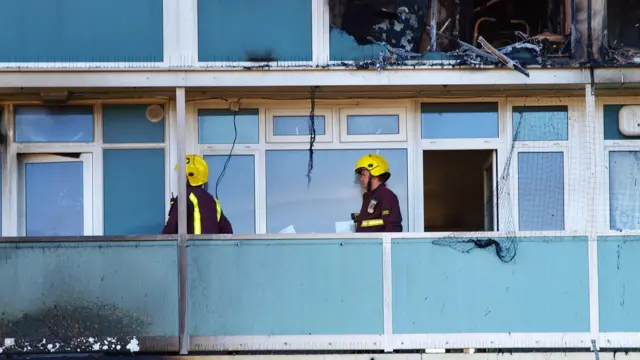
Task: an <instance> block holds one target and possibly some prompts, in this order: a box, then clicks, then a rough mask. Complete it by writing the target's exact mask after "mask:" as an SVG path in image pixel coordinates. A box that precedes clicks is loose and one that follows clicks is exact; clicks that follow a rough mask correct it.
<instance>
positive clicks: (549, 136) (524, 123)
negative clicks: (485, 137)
mask: <svg viewBox="0 0 640 360" xmlns="http://www.w3.org/2000/svg"><path fill="white" fill-rule="evenodd" d="M568 133H569V115H568V108H567V107H566V106H514V107H513V138H514V139H515V140H517V141H558V140H567V139H568Z"/></svg>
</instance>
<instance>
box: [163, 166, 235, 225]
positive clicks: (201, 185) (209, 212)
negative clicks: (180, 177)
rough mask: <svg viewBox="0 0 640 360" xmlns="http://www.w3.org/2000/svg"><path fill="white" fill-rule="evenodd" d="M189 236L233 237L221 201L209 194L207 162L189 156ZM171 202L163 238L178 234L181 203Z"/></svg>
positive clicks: (172, 199)
mask: <svg viewBox="0 0 640 360" xmlns="http://www.w3.org/2000/svg"><path fill="white" fill-rule="evenodd" d="M186 161H187V197H188V199H187V200H188V201H187V233H188V234H196V235H198V234H233V228H232V227H231V223H230V222H229V219H227V217H226V216H225V215H224V213H223V212H222V207H221V206H220V202H219V201H218V199H216V198H214V197H213V196H212V195H211V194H209V192H208V191H207V190H206V186H207V182H208V179H209V167H208V166H207V162H206V161H205V160H204V159H203V158H202V157H200V156H198V155H187V158H186ZM176 200H177V198H176V197H172V198H171V209H170V210H169V219H168V220H167V224H166V225H165V226H164V229H162V233H163V234H177V233H178V202H177V201H176Z"/></svg>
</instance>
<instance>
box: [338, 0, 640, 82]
mask: <svg viewBox="0 0 640 360" xmlns="http://www.w3.org/2000/svg"><path fill="white" fill-rule="evenodd" d="M635 1H637V0H608V4H607V3H606V2H607V0H329V7H330V10H331V15H330V24H331V27H332V30H333V31H340V32H342V33H343V34H346V35H348V36H351V37H352V38H353V40H354V41H355V43H357V45H358V46H370V45H375V44H381V45H383V47H384V48H385V49H386V50H383V51H382V52H381V54H380V58H379V59H378V60H377V61H370V62H369V64H368V66H367V64H364V65H363V64H360V66H362V67H371V66H373V65H376V66H378V68H379V69H380V68H381V64H382V67H384V65H390V64H394V63H402V62H404V61H405V60H418V61H420V60H438V59H441V60H448V63H451V61H453V65H503V66H507V67H510V68H512V69H514V70H517V71H520V72H521V73H523V74H525V75H528V73H527V71H526V69H525V68H526V66H530V65H537V66H543V67H560V66H573V65H586V64H590V65H594V64H607V63H608V64H611V63H629V62H635V61H638V62H640V60H639V59H640V50H638V51H637V49H638V48H640V7H638V6H634V2H635ZM614 18H615V19H616V20H615V21H612V19H614ZM605 19H608V20H609V21H608V24H609V26H608V31H604V29H607V21H606V20H605ZM587 50H589V51H587ZM361 63H362V62H361Z"/></svg>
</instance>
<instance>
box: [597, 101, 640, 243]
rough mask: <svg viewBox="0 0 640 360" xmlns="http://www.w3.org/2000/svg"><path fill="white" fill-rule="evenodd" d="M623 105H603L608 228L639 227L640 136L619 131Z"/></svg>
mask: <svg viewBox="0 0 640 360" xmlns="http://www.w3.org/2000/svg"><path fill="white" fill-rule="evenodd" d="M625 104H626V103H625ZM629 105H632V104H629ZM633 105H635V104H633ZM625 106H626V105H623V104H605V105H604V106H603V111H604V113H603V120H604V124H603V125H604V146H605V161H606V163H607V164H608V165H609V166H608V170H609V174H608V176H606V179H608V182H609V184H608V185H609V186H608V191H607V193H608V196H609V199H608V205H609V214H608V222H609V224H608V228H609V229H610V230H616V231H622V230H639V229H640V215H639V214H640V190H639V189H638V187H637V182H638V179H639V178H640V168H639V166H640V141H639V140H640V136H627V135H624V134H622V132H621V131H620V127H619V118H620V116H619V113H620V111H621V110H622V109H623V108H624V107H625Z"/></svg>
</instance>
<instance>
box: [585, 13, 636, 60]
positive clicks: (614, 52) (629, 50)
mask: <svg viewBox="0 0 640 360" xmlns="http://www.w3.org/2000/svg"><path fill="white" fill-rule="evenodd" d="M605 6H606V20H605V21H606V26H605V29H606V31H605V32H604V39H603V42H604V45H605V46H604V47H603V48H602V49H598V48H597V47H596V48H595V51H598V50H601V51H603V52H604V54H602V53H601V54H599V55H602V56H603V58H604V59H605V60H606V61H607V62H609V63H611V62H613V63H615V64H619V65H625V64H635V65H637V64H640V6H638V0H607V1H606V5H605ZM592 9H593V11H594V16H593V17H594V18H595V19H596V21H595V22H596V24H597V19H598V18H602V17H605V16H603V14H598V12H599V11H601V9H602V8H599V7H598V6H595V4H594V6H592ZM593 30H594V31H593V36H594V37H597V35H598V29H596V28H595V27H594V29H593ZM597 40H598V39H597V38H596V39H594V43H597ZM607 45H608V46H607Z"/></svg>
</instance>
